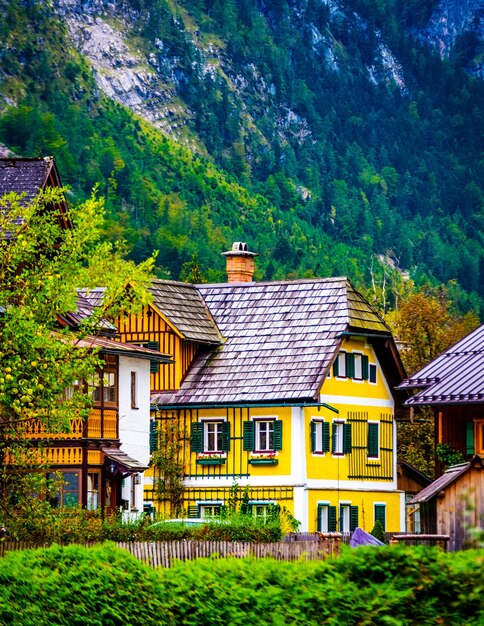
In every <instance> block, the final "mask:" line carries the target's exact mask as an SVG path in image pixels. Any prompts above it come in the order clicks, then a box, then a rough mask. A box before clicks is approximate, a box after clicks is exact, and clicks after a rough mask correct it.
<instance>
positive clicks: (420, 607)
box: [0, 544, 484, 626]
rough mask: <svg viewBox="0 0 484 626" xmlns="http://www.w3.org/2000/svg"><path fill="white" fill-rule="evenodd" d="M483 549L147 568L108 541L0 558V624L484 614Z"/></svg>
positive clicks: (362, 622) (418, 621)
mask: <svg viewBox="0 0 484 626" xmlns="http://www.w3.org/2000/svg"><path fill="white" fill-rule="evenodd" d="M483 561H484V551H482V550H480V551H469V552H462V553H457V554H445V553H442V552H439V551H437V550H435V549H429V548H426V549H424V548H414V549H408V548H407V549H405V548H402V547H398V546H396V547H390V548H386V547H385V548H378V549H377V548H358V549H356V550H351V549H349V548H348V549H345V550H344V551H343V554H342V555H341V556H340V557H339V558H337V559H334V560H328V561H324V562H305V561H297V562H292V563H283V562H278V561H274V560H271V559H266V560H259V561H257V560H253V559H240V560H239V559H219V560H218V559H201V560H199V561H193V562H187V563H178V564H177V565H175V566H174V567H173V568H171V569H169V570H163V569H159V570H152V569H150V568H148V567H147V566H145V565H143V564H142V563H140V562H138V561H137V560H136V559H135V558H134V557H132V556H131V555H129V554H128V553H127V552H124V551H123V550H120V549H118V548H116V547H115V546H114V545H113V544H104V545H103V546H96V547H93V548H84V547H80V546H75V545H72V546H67V547H64V548H61V547H58V546H52V547H50V548H47V549H41V550H29V551H25V552H19V553H10V554H8V555H7V556H6V557H5V558H4V559H2V560H1V561H0V623H1V624H2V625H3V624H15V625H19V626H20V625H21V626H30V625H35V626H43V625H47V624H48V625H49V626H50V625H55V624H65V625H69V626H76V625H77V624H79V625H80V624H82V625H83V626H84V625H91V624H92V625H97V624H99V625H103V626H111V625H117V624H120V625H121V624H123V625H128V626H129V625H131V624H133V625H134V624H136V625H143V626H151V625H152V624H153V625H155V624H156V625H159V626H164V625H165V624H166V625H169V626H178V625H182V624H183V625H187V626H188V625H193V626H203V625H205V624H206V625H207V626H208V625H210V626H213V625H218V624H220V625H222V624H223V625H228V626H230V625H233V626H239V625H240V624H257V625H258V626H260V625H264V624H267V625H269V624H270V625H273V626H275V625H282V624H288V625H291V626H292V625H299V624H300V625H305V626H306V625H308V626H311V625H315V626H316V625H321V624H328V625H335V626H336V625H338V626H341V625H343V626H344V625H353V624H354V625H355V626H356V625H359V626H379V625H381V626H407V625H423V624H425V626H432V625H442V624H443V625H449V626H450V625H452V626H459V625H469V626H471V625H472V626H474V625H476V624H482V623H484V607H483V601H482V598H483V594H484V581H483V574H482V571H483V565H484V562H483Z"/></svg>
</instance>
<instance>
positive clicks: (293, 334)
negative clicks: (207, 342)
mask: <svg viewBox="0 0 484 626" xmlns="http://www.w3.org/2000/svg"><path fill="white" fill-rule="evenodd" d="M197 289H198V291H199V293H200V294H201V295H202V297H203V299H204V300H205V302H206V304H207V306H208V307H209V309H210V311H211V312H212V314H213V317H214V319H215V321H216V323H217V326H218V328H219V329H220V332H221V333H222V335H223V337H224V338H225V339H226V341H225V343H224V344H223V345H221V346H220V347H219V348H218V349H216V350H211V351H206V352H204V353H203V354H199V355H198V356H197V357H196V359H195V361H194V363H193V364H192V366H191V368H190V370H189V372H188V374H187V376H186V378H185V380H184V381H183V383H182V385H181V388H180V390H179V391H177V392H174V393H166V392H165V393H162V394H156V395H154V396H153V397H152V401H153V402H155V403H160V404H199V403H205V404H210V403H241V402H262V403H264V402H270V401H276V400H278V401H287V400H291V401H298V400H299V401H310V400H314V399H317V397H318V392H319V388H320V386H321V384H322V382H323V379H324V376H325V375H326V373H327V371H328V369H329V367H330V365H331V363H332V361H333V359H334V357H335V355H336V353H337V351H338V349H339V346H340V344H341V341H342V339H341V333H343V332H347V331H348V330H349V329H350V328H351V329H353V330H360V332H371V333H377V334H381V335H382V336H390V331H389V329H388V327H387V326H386V325H385V323H384V322H383V321H382V320H381V319H380V317H379V316H378V315H377V314H376V313H375V312H373V311H372V309H371V307H370V306H369V305H368V303H367V302H366V301H365V300H364V298H363V297H362V296H361V295H360V294H359V293H358V292H357V291H356V290H355V289H354V288H353V286H352V285H351V284H350V283H349V281H348V280H347V279H346V278H327V279H318V280H299V281H291V282H289V281H288V282H272V283H228V284H217V285H198V286H197Z"/></svg>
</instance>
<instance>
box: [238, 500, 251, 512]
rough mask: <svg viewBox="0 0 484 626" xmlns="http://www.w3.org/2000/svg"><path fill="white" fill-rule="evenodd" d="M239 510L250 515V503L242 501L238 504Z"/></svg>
mask: <svg viewBox="0 0 484 626" xmlns="http://www.w3.org/2000/svg"><path fill="white" fill-rule="evenodd" d="M240 512H241V513H243V514H244V515H252V504H249V503H248V502H242V504H241V505H240Z"/></svg>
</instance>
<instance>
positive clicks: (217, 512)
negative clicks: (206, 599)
mask: <svg viewBox="0 0 484 626" xmlns="http://www.w3.org/2000/svg"><path fill="white" fill-rule="evenodd" d="M198 511H199V515H200V517H201V518H202V519H208V518H211V517H220V516H221V514H222V503H221V502H206V503H203V504H199V505H198Z"/></svg>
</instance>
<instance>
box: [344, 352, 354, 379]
mask: <svg viewBox="0 0 484 626" xmlns="http://www.w3.org/2000/svg"><path fill="white" fill-rule="evenodd" d="M346 376H347V377H348V378H354V377H355V355H354V354H353V353H352V352H347V353H346Z"/></svg>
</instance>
